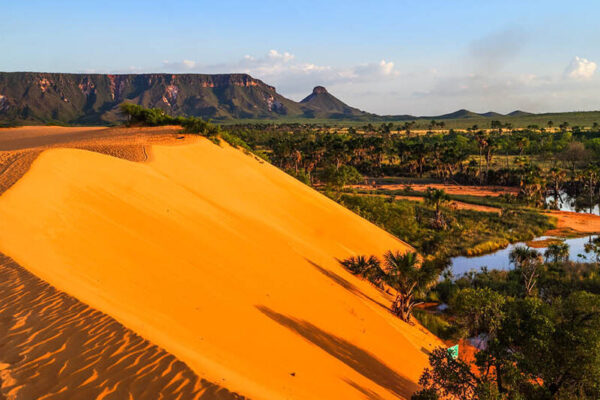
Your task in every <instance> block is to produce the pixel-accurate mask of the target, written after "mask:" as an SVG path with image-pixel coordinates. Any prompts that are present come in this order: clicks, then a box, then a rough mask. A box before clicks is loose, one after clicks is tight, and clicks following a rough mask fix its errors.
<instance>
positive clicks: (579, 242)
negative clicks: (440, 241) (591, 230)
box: [451, 235, 595, 275]
mask: <svg viewBox="0 0 600 400" xmlns="http://www.w3.org/2000/svg"><path fill="white" fill-rule="evenodd" d="M593 237H595V235H594V236H585V237H580V238H573V239H565V240H564V242H565V243H567V244H568V245H569V260H571V261H580V262H593V261H594V260H595V256H594V254H593V253H586V252H585V249H584V245H585V244H586V243H588V242H589V241H590V240H591V239H592V238H593ZM545 239H557V238H555V237H552V236H542V237H539V238H536V240H545ZM558 239H560V240H562V238H558ZM516 246H527V244H525V242H520V243H514V244H511V245H509V246H508V247H507V248H505V249H502V250H498V251H496V252H495V253H491V254H485V255H483V256H478V257H454V258H453V259H452V262H451V268H452V272H453V273H454V275H460V274H464V273H465V272H468V271H470V270H480V269H481V267H487V268H488V269H511V268H513V265H511V264H510V263H509V261H508V256H509V254H510V252H511V251H512V249H514V248H515V247H516ZM536 250H537V251H539V252H540V253H542V254H544V251H545V250H546V247H543V248H536Z"/></svg>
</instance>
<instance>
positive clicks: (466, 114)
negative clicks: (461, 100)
mask: <svg viewBox="0 0 600 400" xmlns="http://www.w3.org/2000/svg"><path fill="white" fill-rule="evenodd" d="M480 117H481V114H477V113H474V112H473V111H469V110H465V109H464V108H463V109H461V110H458V111H455V112H453V113H449V114H443V115H438V116H436V117H427V118H437V119H455V118H480Z"/></svg>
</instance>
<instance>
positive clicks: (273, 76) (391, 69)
mask: <svg viewBox="0 0 600 400" xmlns="http://www.w3.org/2000/svg"><path fill="white" fill-rule="evenodd" d="M162 70H163V71H165V72H202V73H227V72H241V73H247V74H250V75H252V76H253V77H255V78H259V79H262V80H264V81H266V82H267V83H269V84H271V85H274V86H276V87H277V88H278V90H280V91H281V92H283V93H286V94H287V95H290V96H303V95H305V94H306V93H307V92H308V91H310V89H311V88H312V87H313V86H315V85H324V86H330V85H339V84H346V83H353V84H357V83H364V82H373V81H381V80H392V79H394V78H396V77H398V76H399V75H400V72H399V71H398V70H397V68H396V66H395V64H394V62H393V61H386V60H385V59H383V60H380V61H378V62H371V63H365V64H356V65H353V66H347V67H335V66H331V65H320V64H316V63H311V62H304V61H300V60H298V59H297V58H296V56H295V55H294V54H292V53H290V52H288V51H278V50H274V49H273V50H269V51H268V52H267V53H266V54H263V55H260V56H254V55H250V54H248V55H245V56H244V57H242V58H241V59H239V60H237V61H234V62H230V63H220V64H203V63H200V62H195V61H190V60H184V61H180V62H171V61H164V62H163V65H162Z"/></svg>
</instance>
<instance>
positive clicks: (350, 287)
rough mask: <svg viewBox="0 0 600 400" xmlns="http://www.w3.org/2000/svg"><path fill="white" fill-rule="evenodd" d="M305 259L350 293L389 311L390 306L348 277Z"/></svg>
mask: <svg viewBox="0 0 600 400" xmlns="http://www.w3.org/2000/svg"><path fill="white" fill-rule="evenodd" d="M305 260H306V261H308V262H309V263H310V265H312V266H313V267H315V268H316V269H317V271H319V272H320V273H322V274H323V275H325V276H326V277H328V278H329V279H331V280H332V281H333V282H335V283H337V284H338V285H340V286H341V287H343V288H344V289H346V290H347V291H349V292H350V293H352V294H354V295H356V296H358V297H360V298H363V299H365V300H369V301H370V302H372V303H373V304H376V305H378V306H379V307H381V308H383V309H384V310H388V311H389V310H390V308H389V307H386V306H385V305H384V304H382V303H380V302H378V301H377V300H375V299H373V298H372V297H370V296H367V295H366V294H364V293H363V292H362V291H361V290H360V289H359V288H357V287H356V286H354V285H353V284H352V283H351V282H349V281H347V280H346V279H344V278H342V277H341V276H339V275H338V274H336V273H335V272H332V271H329V270H326V269H325V268H323V267H321V266H320V265H319V264H317V263H315V262H314V261H312V260H309V259H308V258H306V259H305Z"/></svg>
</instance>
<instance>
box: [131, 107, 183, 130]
mask: <svg viewBox="0 0 600 400" xmlns="http://www.w3.org/2000/svg"><path fill="white" fill-rule="evenodd" d="M119 110H120V111H121V113H122V114H123V115H124V116H125V117H126V118H127V123H128V124H129V125H144V126H161V125H181V120H179V119H178V118H175V117H172V116H170V115H168V114H167V113H165V111H164V110H161V109H159V108H144V107H142V106H139V105H137V104H131V103H123V104H121V105H120V106H119Z"/></svg>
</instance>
